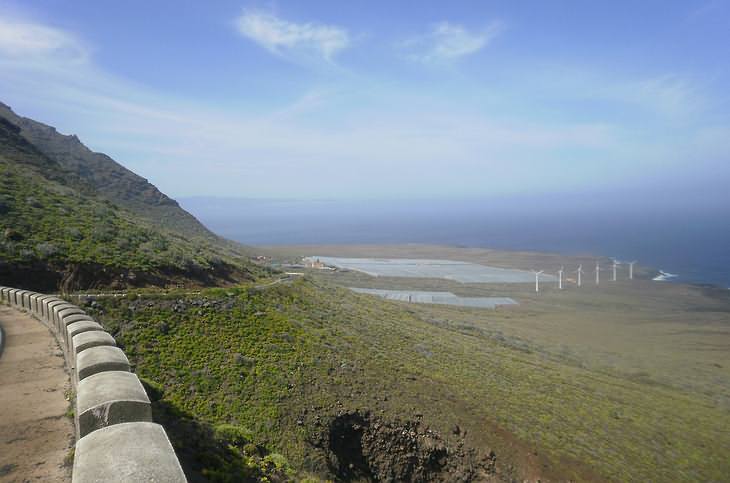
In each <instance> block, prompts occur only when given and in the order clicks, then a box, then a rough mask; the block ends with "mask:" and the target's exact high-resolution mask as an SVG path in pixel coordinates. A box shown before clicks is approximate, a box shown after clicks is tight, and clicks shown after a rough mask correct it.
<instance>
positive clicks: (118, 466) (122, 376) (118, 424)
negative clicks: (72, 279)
mask: <svg viewBox="0 0 730 483" xmlns="http://www.w3.org/2000/svg"><path fill="white" fill-rule="evenodd" d="M0 303H5V304H8V305H10V306H12V307H15V308H18V309H21V310H25V311H26V312H28V313H29V314H31V315H32V316H33V317H35V318H36V319H38V320H40V321H41V322H42V323H44V324H45V325H46V326H47V327H48V328H49V329H50V330H51V332H52V333H53V334H54V336H55V337H56V339H57V340H58V343H59V345H60V346H61V348H62V349H63V353H64V357H65V359H66V364H67V365H68V367H69V369H70V373H71V382H72V384H73V388H74V391H75V393H76V411H75V413H74V414H75V416H74V419H75V423H76V424H75V425H76V450H75V454H74V465H73V476H72V481H73V483H87V482H119V483H122V482H124V483H126V482H131V481H155V482H169V483H177V482H186V481H187V480H186V479H185V474H184V473H183V470H182V467H181V466H180V462H179V461H178V459H177V456H176V455H175V451H174V449H173V448H172V445H171V444H170V440H169V439H168V437H167V433H165V430H164V429H163V428H162V426H160V425H159V424H155V423H153V422H152V408H151V404H150V400H149V397H147V393H146V392H145V390H144V387H143V386H142V383H141V382H140V380H139V379H138V378H137V376H136V375H135V374H133V373H132V372H130V366H129V361H128V360H127V356H125V355H124V352H123V351H122V350H121V349H119V348H118V347H117V346H116V343H115V341H114V338H113V337H112V336H111V335H109V334H108V333H107V332H106V331H104V329H103V328H102V326H101V325H100V324H99V323H97V322H96V321H95V320H94V319H93V318H91V317H90V316H88V315H86V313H85V312H84V311H83V310H81V309H80V308H79V307H77V306H75V305H73V304H70V303H68V302H66V301H65V300H63V299H60V298H58V297H55V296H52V295H44V294H40V293H37V292H31V291H29V290H21V289H16V288H9V287H2V286H0Z"/></svg>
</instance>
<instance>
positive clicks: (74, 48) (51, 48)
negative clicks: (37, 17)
mask: <svg viewBox="0 0 730 483" xmlns="http://www.w3.org/2000/svg"><path fill="white" fill-rule="evenodd" d="M0 55H1V56H3V57H5V58H10V59H25V60H30V59H43V58H51V57H53V58H55V59H56V60H61V61H64V62H69V61H71V62H84V61H86V60H87V59H88V56H89V49H88V48H87V47H86V46H84V45H83V44H82V43H81V42H80V41H79V40H78V39H77V38H76V37H75V36H74V35H72V34H70V33H68V32H66V31H63V30H60V29H57V28H54V27H50V26H47V25H42V24H38V23H32V22H26V21H23V20H18V19H13V18H9V17H2V16H0Z"/></svg>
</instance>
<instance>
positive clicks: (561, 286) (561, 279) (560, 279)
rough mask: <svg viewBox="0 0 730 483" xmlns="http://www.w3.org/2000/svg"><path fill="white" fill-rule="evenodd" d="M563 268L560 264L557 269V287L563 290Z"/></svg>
mask: <svg viewBox="0 0 730 483" xmlns="http://www.w3.org/2000/svg"><path fill="white" fill-rule="evenodd" d="M564 271H565V270H564V269H563V266H562V265H561V266H560V270H558V289H559V290H563V272H564Z"/></svg>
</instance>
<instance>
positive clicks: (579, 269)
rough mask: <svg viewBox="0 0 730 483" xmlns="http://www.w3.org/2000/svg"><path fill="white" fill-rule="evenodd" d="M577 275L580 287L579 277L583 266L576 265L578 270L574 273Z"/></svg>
mask: <svg viewBox="0 0 730 483" xmlns="http://www.w3.org/2000/svg"><path fill="white" fill-rule="evenodd" d="M575 273H577V274H578V286H579V287H580V276H581V275H582V274H583V265H582V264H581V265H578V270H576V271H575Z"/></svg>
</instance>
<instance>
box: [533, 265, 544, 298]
mask: <svg viewBox="0 0 730 483" xmlns="http://www.w3.org/2000/svg"><path fill="white" fill-rule="evenodd" d="M544 271H545V270H540V271H539V272H536V271H535V270H533V271H532V273H534V274H535V293H539V292H540V274H541V273H543V272H544Z"/></svg>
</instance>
